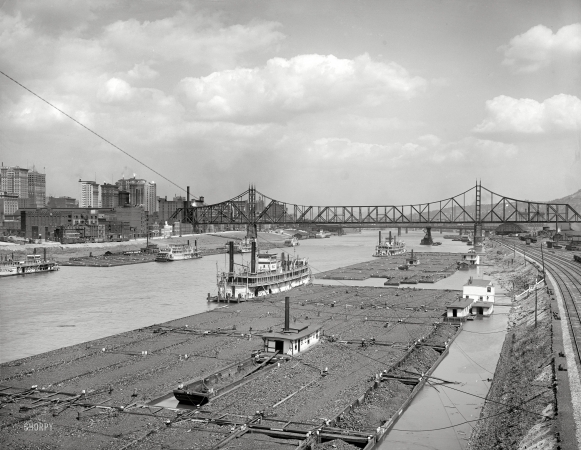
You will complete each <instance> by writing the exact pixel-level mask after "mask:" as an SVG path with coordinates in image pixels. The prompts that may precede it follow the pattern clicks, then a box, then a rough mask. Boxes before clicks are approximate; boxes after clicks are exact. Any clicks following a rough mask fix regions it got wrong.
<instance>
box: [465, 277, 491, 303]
mask: <svg viewBox="0 0 581 450" xmlns="http://www.w3.org/2000/svg"><path fill="white" fill-rule="evenodd" d="M462 297H463V298H470V299H472V300H474V301H485V302H492V303H494V285H493V284H492V280H479V279H477V280H475V279H473V278H470V279H469V280H468V282H467V283H466V284H465V285H464V286H463V287H462Z"/></svg>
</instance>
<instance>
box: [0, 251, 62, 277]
mask: <svg viewBox="0 0 581 450" xmlns="http://www.w3.org/2000/svg"><path fill="white" fill-rule="evenodd" d="M57 270H59V265H58V263H57V262H56V261H50V260H47V259H46V257H45V259H44V260H41V259H40V255H26V259H25V260H23V261H2V262H0V277H7V276H10V275H28V274H32V273H43V272H55V271H57Z"/></svg>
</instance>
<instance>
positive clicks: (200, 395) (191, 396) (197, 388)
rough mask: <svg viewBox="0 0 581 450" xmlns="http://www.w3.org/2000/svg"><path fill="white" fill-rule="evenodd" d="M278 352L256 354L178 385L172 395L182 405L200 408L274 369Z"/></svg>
mask: <svg viewBox="0 0 581 450" xmlns="http://www.w3.org/2000/svg"><path fill="white" fill-rule="evenodd" d="M278 353H279V352H278V351H277V352H275V353H274V354H262V353H260V352H259V353H257V354H255V355H253V356H251V357H250V358H247V359H245V360H243V361H237V362H235V363H233V364H230V365H229V366H226V367H223V368H222V369H219V370H217V371H216V372H214V373H211V374H209V375H206V376H204V377H203V378H198V379H196V380H192V381H190V382H187V383H179V384H178V388H177V389H174V391H173V395H174V397H175V398H176V400H178V402H180V403H182V404H188V405H194V406H200V405H204V404H206V403H208V402H211V401H212V400H214V399H215V398H217V397H220V396H222V395H224V394H226V393H228V392H230V391H233V390H235V389H237V388H238V387H239V386H240V385H241V384H242V383H244V382H246V381H247V380H251V379H253V378H256V377H258V376H261V375H262V374H263V373H264V372H267V371H269V370H272V369H274V368H276V367H277V366H278V365H277V364H275V362H276V361H277V360H279V357H277V355H278Z"/></svg>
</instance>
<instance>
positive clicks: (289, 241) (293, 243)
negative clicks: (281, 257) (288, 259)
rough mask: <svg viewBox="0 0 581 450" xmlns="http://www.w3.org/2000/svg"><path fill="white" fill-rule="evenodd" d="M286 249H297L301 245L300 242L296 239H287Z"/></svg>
mask: <svg viewBox="0 0 581 450" xmlns="http://www.w3.org/2000/svg"><path fill="white" fill-rule="evenodd" d="M284 245H285V247H296V246H297V245H300V244H299V240H298V239H297V238H296V237H294V236H293V237H292V238H291V239H286V240H285V241H284Z"/></svg>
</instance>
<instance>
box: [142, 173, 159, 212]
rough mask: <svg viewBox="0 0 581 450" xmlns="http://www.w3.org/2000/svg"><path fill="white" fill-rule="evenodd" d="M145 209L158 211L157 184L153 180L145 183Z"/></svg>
mask: <svg viewBox="0 0 581 450" xmlns="http://www.w3.org/2000/svg"><path fill="white" fill-rule="evenodd" d="M144 207H145V211H147V212H148V213H149V214H153V213H154V212H156V211H157V185H156V184H155V181H151V182H149V183H147V184H146V185H145V205H144Z"/></svg>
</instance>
